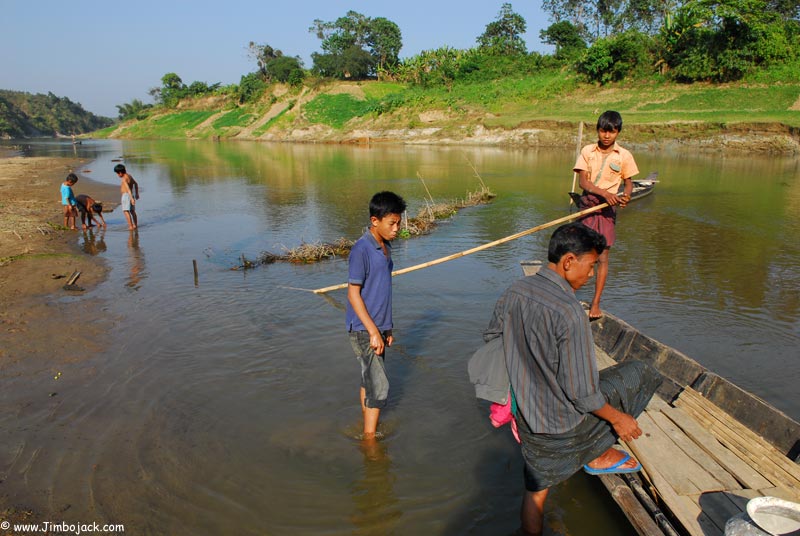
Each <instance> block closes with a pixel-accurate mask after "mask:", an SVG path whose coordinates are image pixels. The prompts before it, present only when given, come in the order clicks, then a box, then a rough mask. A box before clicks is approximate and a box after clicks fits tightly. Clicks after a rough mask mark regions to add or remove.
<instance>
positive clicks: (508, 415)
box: [489, 396, 520, 443]
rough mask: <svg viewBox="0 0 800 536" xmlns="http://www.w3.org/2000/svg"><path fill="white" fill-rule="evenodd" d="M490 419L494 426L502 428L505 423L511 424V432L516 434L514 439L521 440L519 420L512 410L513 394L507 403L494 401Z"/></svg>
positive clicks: (490, 407)
mask: <svg viewBox="0 0 800 536" xmlns="http://www.w3.org/2000/svg"><path fill="white" fill-rule="evenodd" d="M489 420H490V421H492V426H494V427H495V428H500V427H501V426H503V425H504V424H509V423H510V424H511V433H512V434H514V439H516V440H517V443H519V442H520V440H519V432H517V421H516V419H514V413H513V412H512V411H511V396H509V397H508V401H507V402H506V403H505V404H497V403H492V404H491V405H490V406H489Z"/></svg>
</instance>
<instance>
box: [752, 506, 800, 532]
mask: <svg viewBox="0 0 800 536" xmlns="http://www.w3.org/2000/svg"><path fill="white" fill-rule="evenodd" d="M747 515H749V516H750V519H752V520H753V521H754V522H755V524H756V525H758V526H759V527H760V528H761V529H763V530H765V531H766V532H769V533H770V534H772V535H773V536H790V535H800V504H797V503H793V502H789V501H784V500H783V499H778V498H777V497H756V498H755V499H750V500H749V501H748V502H747Z"/></svg>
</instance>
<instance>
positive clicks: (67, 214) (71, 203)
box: [61, 173, 78, 231]
mask: <svg viewBox="0 0 800 536" xmlns="http://www.w3.org/2000/svg"><path fill="white" fill-rule="evenodd" d="M76 182H78V176H77V175H75V174H74V173H70V174H69V175H67V178H66V179H65V180H64V182H62V183H61V206H62V207H63V208H64V227H69V228H70V229H72V230H73V231H75V230H77V229H78V228H77V227H76V226H75V223H76V218H77V216H78V209H77V208H76V207H75V205H76V204H77V201H76V200H75V193H74V192H73V191H72V187H73V186H75V183H76ZM70 222H72V225H70Z"/></svg>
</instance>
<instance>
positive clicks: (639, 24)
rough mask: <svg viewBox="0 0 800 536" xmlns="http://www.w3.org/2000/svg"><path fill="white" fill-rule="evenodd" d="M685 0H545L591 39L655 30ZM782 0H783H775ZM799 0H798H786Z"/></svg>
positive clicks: (553, 14) (556, 16)
mask: <svg viewBox="0 0 800 536" xmlns="http://www.w3.org/2000/svg"><path fill="white" fill-rule="evenodd" d="M681 1H682V0H542V9H543V10H544V11H545V12H546V13H548V14H549V15H550V20H551V21H553V22H554V23H558V22H563V21H566V22H570V23H571V24H572V25H573V26H575V27H576V28H577V29H578V32H579V34H580V35H581V37H582V38H583V39H584V40H586V41H587V42H589V43H592V42H594V41H595V40H596V39H599V38H600V37H608V36H613V35H614V34H618V33H621V32H624V31H627V30H638V31H641V32H645V33H648V34H652V33H653V32H655V31H656V30H657V28H658V27H659V25H660V24H661V22H662V20H663V17H664V14H665V13H667V12H669V10H670V9H672V6H673V5H674V4H675V3H676V2H681ZM775 1H783V0H775ZM785 1H797V0H785Z"/></svg>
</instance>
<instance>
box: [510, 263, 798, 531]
mask: <svg viewBox="0 0 800 536" xmlns="http://www.w3.org/2000/svg"><path fill="white" fill-rule="evenodd" d="M539 266H541V264H540V263H539ZM523 269H524V270H525V272H526V275H531V273H533V272H534V271H535V270H536V269H537V263H523ZM592 331H593V333H594V340H595V345H596V350H597V358H598V364H599V366H600V367H601V368H604V367H606V366H610V365H613V364H615V363H618V362H622V361H627V360H629V359H638V360H641V361H645V362H647V363H650V364H651V365H653V366H654V367H655V368H656V369H657V370H658V371H659V372H660V373H661V374H662V376H663V377H664V382H663V383H662V385H661V387H660V388H659V391H658V393H657V394H656V396H654V397H653V400H652V401H651V402H650V404H649V406H648V407H647V409H646V410H645V412H644V413H643V414H642V415H641V416H640V417H639V418H638V422H639V426H640V428H641V429H642V431H643V432H644V433H643V435H642V436H641V437H639V439H637V440H635V441H632V442H630V443H627V444H623V445H622V448H624V449H625V450H628V452H631V453H632V454H633V455H634V456H635V457H636V458H637V459H638V460H639V462H640V463H641V464H642V467H643V470H642V472H641V473H638V474H635V475H627V474H626V475H602V476H601V477H600V478H601V479H602V481H603V484H604V485H605V486H606V488H607V489H608V490H609V491H610V492H611V495H612V497H613V498H614V500H615V501H616V502H617V504H619V506H620V507H621V508H622V510H623V512H625V515H626V516H627V517H628V519H629V520H630V522H631V524H632V525H633V527H634V528H635V529H636V531H637V532H638V533H639V534H641V535H647V536H652V535H657V536H658V535H667V536H675V535H678V534H688V535H691V536H695V535H696V536H713V535H723V534H725V526H726V523H728V521H729V520H731V519H732V518H733V519H736V518H741V517H742V514H743V513H744V512H746V511H747V504H748V502H749V501H750V500H751V499H756V498H758V497H777V498H779V499H782V500H785V501H791V502H793V503H800V465H798V463H800V423H798V422H797V421H795V420H793V419H791V418H790V417H789V416H787V415H786V414H784V413H783V412H781V411H780V410H778V409H776V408H774V407H773V406H771V405H770V404H768V403H767V402H765V401H764V400H762V399H760V398H759V397H757V396H755V395H753V394H752V393H749V392H747V391H745V390H744V389H742V388H740V387H738V386H736V385H735V384H733V383H732V382H730V381H728V380H726V379H725V378H723V377H721V376H719V375H717V374H714V373H713V372H711V371H709V370H708V369H706V368H705V367H703V366H702V365H700V364H699V363H697V362H696V361H695V360H693V359H691V358H690V357H688V356H686V355H684V354H682V353H681V352H679V351H677V350H675V349H674V348H671V347H669V346H666V345H664V344H662V343H660V342H658V341H656V340H655V339H652V338H650V337H648V336H646V335H644V334H643V333H641V332H639V331H638V330H636V329H635V328H634V327H632V326H630V325H629V324H627V323H626V322H624V321H623V320H621V319H619V318H617V317H616V316H614V315H612V314H610V313H608V312H606V311H604V312H603V317H602V318H600V319H599V320H597V321H595V322H592ZM745 519H749V518H745ZM748 522H749V521H748ZM757 533H758V532H755V531H754V532H752V534H757ZM737 534H738V533H737ZM747 534H751V533H747Z"/></svg>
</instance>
